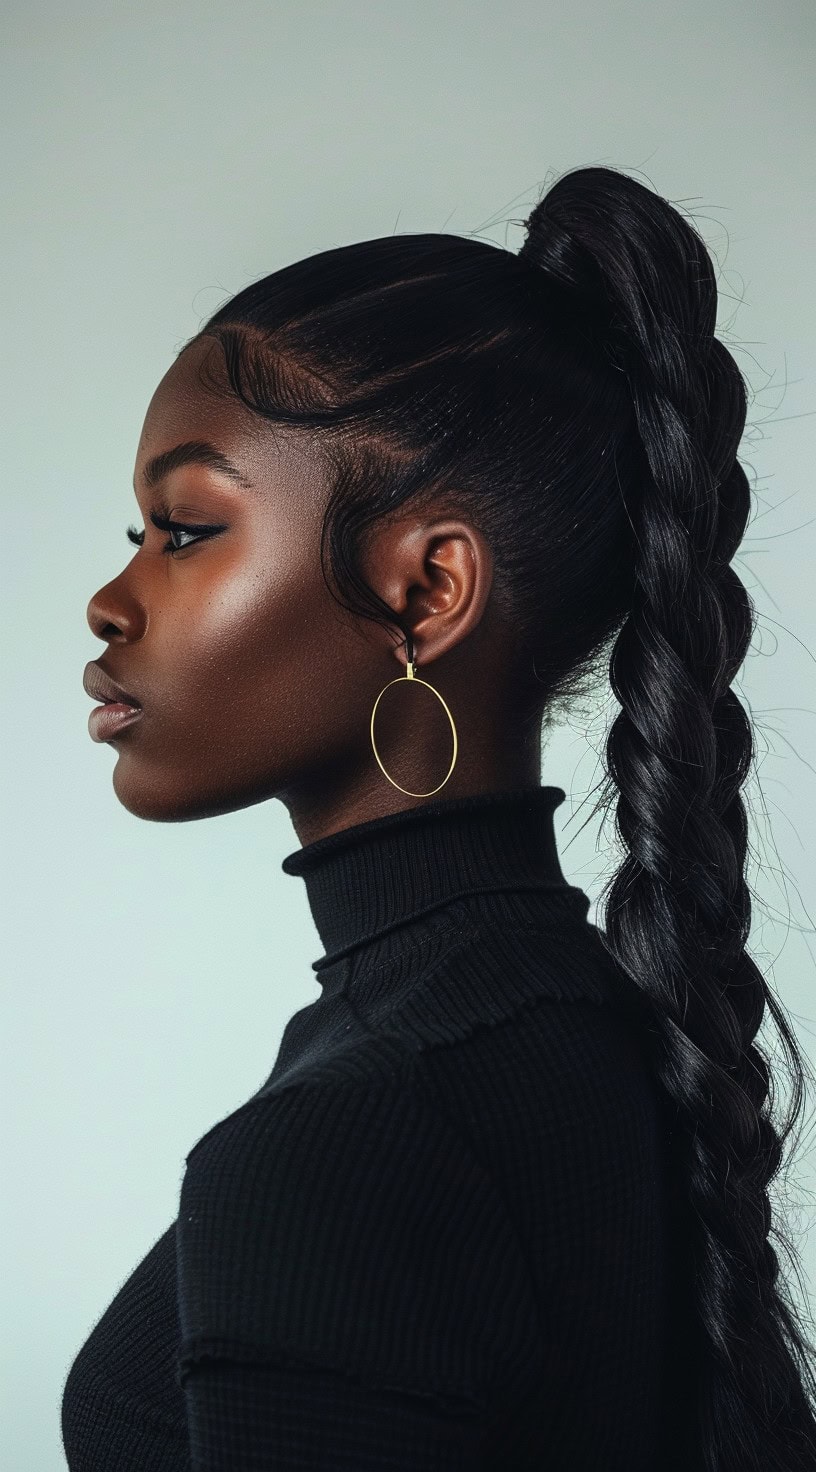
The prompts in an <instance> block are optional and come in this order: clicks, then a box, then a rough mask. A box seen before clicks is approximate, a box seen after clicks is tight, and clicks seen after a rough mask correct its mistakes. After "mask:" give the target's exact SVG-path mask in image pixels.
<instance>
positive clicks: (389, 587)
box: [364, 515, 494, 669]
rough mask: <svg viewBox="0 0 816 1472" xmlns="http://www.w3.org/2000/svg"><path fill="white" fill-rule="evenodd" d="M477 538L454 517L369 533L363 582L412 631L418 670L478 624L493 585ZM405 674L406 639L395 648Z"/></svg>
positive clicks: (408, 520)
mask: <svg viewBox="0 0 816 1472" xmlns="http://www.w3.org/2000/svg"><path fill="white" fill-rule="evenodd" d="M493 563H494V560H493V553H492V551H491V549H490V546H489V544H488V542H487V541H486V539H485V538H484V537H483V536H482V533H481V532H480V531H478V530H477V528H476V527H474V526H473V525H472V524H471V523H470V522H468V521H465V520H464V519H462V518H455V517H438V518H430V517H417V516H416V515H414V516H406V517H404V518H400V519H398V520H394V521H390V522H389V523H387V524H385V523H383V524H382V525H380V526H379V527H376V528H375V530H374V531H373V532H372V533H371V536H370V540H369V543H368V545H367V548H366V553H365V557H364V573H365V576H366V580H367V581H368V582H369V584H370V585H371V587H372V588H373V589H374V591H375V592H376V593H378V594H379V596H380V597H381V598H383V599H384V600H385V602H386V603H387V604H388V605H389V607H390V608H392V609H393V610H394V612H395V614H396V615H398V617H399V619H400V623H401V624H402V626H403V627H405V626H407V627H408V628H409V629H410V631H411V638H412V640H413V644H414V656H415V658H416V662H417V666H425V667H427V666H429V665H431V664H433V662H434V661H435V660H437V659H439V658H440V657H441V656H442V655H443V654H446V653H447V652H448V651H449V650H451V649H454V648H455V647H456V646H457V645H459V644H460V643H461V642H462V640H463V639H465V638H466V637H467V635H468V634H470V633H471V632H472V631H473V630H474V629H475V628H476V627H477V625H478V624H479V622H480V620H481V618H482V615H483V614H484V610H485V607H486V605H487V601H488V598H489V597H490V590H491V588H492V586H493ZM393 653H394V658H395V659H396V660H397V661H398V663H399V664H400V666H401V667H402V668H403V669H404V668H405V662H406V658H405V641H404V640H401V641H400V643H399V644H397V645H395V646H394V650H393Z"/></svg>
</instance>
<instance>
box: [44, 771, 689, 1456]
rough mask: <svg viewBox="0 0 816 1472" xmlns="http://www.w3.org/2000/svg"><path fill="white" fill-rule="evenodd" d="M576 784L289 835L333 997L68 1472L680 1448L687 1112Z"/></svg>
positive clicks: (141, 1270) (208, 1159)
mask: <svg viewBox="0 0 816 1472" xmlns="http://www.w3.org/2000/svg"><path fill="white" fill-rule="evenodd" d="M564 796H565V794H564V792H563V789H561V788H559V787H539V788H533V789H529V788H528V789H524V790H515V791H502V792H493V793H483V794H479V795H478V796H476V797H469V798H454V799H447V800H446V799H440V798H436V799H434V800H431V801H428V802H426V803H425V804H420V805H418V806H417V807H414V808H411V809H406V810H404V811H402V812H399V813H396V814H393V815H391V816H389V817H387V818H382V819H376V820H374V821H372V822H368V823H361V824H357V825H355V826H354V827H350V828H346V829H344V830H343V831H341V832H339V833H335V834H332V835H331V836H330V837H328V838H324V839H319V840H317V841H316V842H314V843H311V844H307V845H305V846H303V847H301V848H299V849H297V850H296V851H295V852H294V853H291V854H289V855H288V856H287V857H286V858H285V859H284V860H283V863H282V869H283V871H284V873H286V874H288V875H293V876H297V877H300V878H302V880H303V881H304V884H305V887H306V893H307V896H308V900H309V904H310V908H311V912H312V915H313V918H314V922H315V925H316V928H317V931H318V934H319V937H320V942H321V945H322V948H323V954H322V955H321V956H320V957H318V959H317V960H315V961H314V962H313V963H312V966H313V970H314V972H315V975H316V977H317V979H318V980H319V982H320V987H321V993H320V996H319V997H318V998H317V1000H315V1001H313V1002H311V1003H309V1004H308V1005H307V1006H305V1007H303V1008H302V1009H301V1010H300V1011H298V1012H296V1013H295V1014H294V1016H293V1017H292V1018H290V1020H289V1022H288V1023H287V1025H286V1028H285V1029H284V1033H283V1036H282V1038H281V1042H280V1047H279V1049H278V1054H277V1057H276V1059H275V1062H274V1066H273V1068H272V1070H271V1072H270V1074H269V1076H268V1078H267V1079H266V1080H265V1081H264V1083H263V1084H262V1086H261V1087H260V1089H258V1090H257V1091H256V1093H255V1094H253V1095H252V1096H251V1097H250V1098H249V1099H247V1100H246V1101H245V1102H244V1103H243V1104H242V1105H240V1106H239V1107H238V1108H237V1109H235V1110H233V1111H232V1112H231V1113H230V1114H228V1115H227V1116H226V1118H224V1119H222V1120H219V1121H218V1122H217V1123H215V1124H214V1125H213V1126H212V1127H211V1128H210V1129H208V1130H207V1131H206V1133H205V1134H204V1135H202V1137H201V1138H200V1139H198V1140H197V1141H196V1142H195V1143H194V1144H193V1145H192V1147H191V1149H190V1151H189V1153H188V1154H187V1156H186V1162H185V1166H186V1168H185V1173H184V1177H183V1181H182V1185H181V1192H180V1200H179V1208H178V1215H177V1218H176V1220H175V1221H174V1222H173V1223H172V1224H171V1225H170V1226H169V1227H168V1228H167V1230H166V1231H165V1232H163V1233H162V1235H161V1236H160V1238H159V1239H158V1241H157V1242H155V1243H154V1245H153V1246H152V1247H151V1248H150V1250H149V1252H148V1253H147V1255H146V1256H145V1258H144V1259H143V1261H142V1262H141V1263H140V1264H139V1265H138V1266H137V1267H136V1269H135V1270H134V1272H133V1273H132V1274H131V1276H130V1278H129V1279H128V1280H127V1282H126V1283H125V1284H124V1286H123V1287H122V1288H121V1289H120V1291H119V1292H118V1293H117V1295H116V1297H115V1298H114V1299H113V1302H112V1303H111V1304H110V1306H109V1307H108V1308H107V1310H106V1311H105V1313H104V1314H103V1315H102V1317H101V1318H100V1319H99V1321H98V1322H97V1324H96V1325H95V1327H94V1328H93V1330H92V1332H91V1334H90V1337H89V1338H88V1339H87V1341H86V1342H85V1343H84V1344H83V1346H82V1348H81V1349H80V1351H79V1353H78V1355H77V1357H76V1359H75V1360H74V1362H73V1364H72V1366H71V1368H70V1372H69V1374H68V1378H67V1381H66V1384H65V1387H64V1391H63V1399H62V1408H61V1411H62V1435H63V1443H64V1446H65V1452H66V1457H67V1461H68V1467H69V1469H70V1472H113V1469H116V1472H148V1469H150V1472H165V1469H166V1472H171V1469H172V1472H180V1469H192V1472H262V1469H263V1472H272V1469H277V1468H280V1469H281V1472H283V1469H286V1472H307V1469H308V1472H318V1469H321V1472H335V1469H337V1472H340V1469H348V1472H352V1469H354V1472H366V1469H371V1472H373V1469H375V1468H376V1469H378V1472H408V1469H411V1472H418V1469H428V1472H442V1469H443V1468H444V1469H446V1472H453V1469H459V1468H463V1469H464V1468H468V1469H476V1468H479V1469H482V1472H492V1469H497V1472H498V1469H502V1472H510V1469H519V1472H522V1469H530V1472H532V1469H534V1468H535V1469H537V1472H541V1469H544V1468H547V1472H567V1469H569V1472H583V1469H586V1472H589V1469H592V1472H600V1469H603V1472H618V1469H621V1472H622V1469H624V1468H625V1469H626V1472H646V1469H649V1472H653V1469H657V1468H661V1469H662V1472H663V1469H668V1468H669V1467H670V1466H673V1465H674V1464H673V1461H672V1456H671V1451H672V1448H673V1447H674V1445H675V1444H676V1440H677V1438H676V1430H677V1428H678V1427H679V1425H680V1420H679V1419H678V1418H681V1417H682V1416H683V1413H684V1407H683V1387H682V1384H681V1370H682V1367H683V1365H684V1363H686V1362H687V1360H688V1355H687V1352H686V1351H685V1349H684V1345H685V1343H686V1342H687V1341H686V1339H685V1338H684V1335H685V1333H686V1329H685V1327H684V1324H685V1321H684V1318H683V1314H684V1305H686V1304H687V1302H688V1298H689V1295H688V1292H687V1291H686V1292H684V1291H683V1284H682V1280H681V1277H680V1256H679V1241H677V1240H675V1239H676V1238H678V1239H679V1232H678V1229H677V1223H678V1221H679V1211H678V1209H677V1200H676V1198H675V1196H674V1194H673V1186H672V1178H671V1169H670V1164H669V1162H670V1149H669V1126H668V1120H667V1114H666V1108H665V1103H664V1101H663V1098H662V1095H661V1092H660V1090H659V1088H658V1086H657V1084H656V1083H655V1082H654V1080H653V1079H652V1077H651V1074H650V1070H649V1067H648V1062H647V1056H646V1050H645V1047H644V1031H643V1026H642V1023H641V1021H640V1012H639V1009H638V1002H637V998H636V997H635V996H634V994H633V990H632V988H631V985H630V984H629V983H628V982H627V981H626V978H625V977H624V976H623V974H622V973H621V971H620V970H619V968H618V967H617V966H616V965H615V964H614V962H613V961H612V958H611V957H610V956H609V954H608V952H607V951H606V949H605V947H604V945H603V941H602V938H601V935H600V933H599V931H598V930H597V929H596V927H595V926H594V925H592V924H591V923H590V922H589V920H588V910H589V899H588V897H587V896H586V894H585V893H584V892H583V891H582V890H581V889H579V888H577V887H576V886H573V885H571V884H570V883H569V882H568V881H567V879H566V878H565V876H564V873H563V871H562V869H561V866H560V863H559V858H558V854H557V849H556V842H555V831H554V823H553V814H554V810H555V809H556V807H557V806H558V805H559V804H560V803H561V802H562V801H563V800H564ZM688 1342H691V1341H690V1340H689V1341H688ZM685 1410H686V1414H687V1410H688V1408H687V1407H686V1408H685Z"/></svg>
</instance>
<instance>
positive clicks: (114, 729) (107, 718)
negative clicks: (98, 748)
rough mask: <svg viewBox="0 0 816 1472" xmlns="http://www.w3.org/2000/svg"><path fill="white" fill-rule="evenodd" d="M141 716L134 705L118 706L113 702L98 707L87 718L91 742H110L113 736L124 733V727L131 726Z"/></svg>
mask: <svg viewBox="0 0 816 1472" xmlns="http://www.w3.org/2000/svg"><path fill="white" fill-rule="evenodd" d="M141 714H142V712H141V710H140V709H139V707H138V706H135V705H119V704H118V703H115V702H111V704H110V705H98V706H97V707H96V709H95V710H92V711H91V714H90V715H89V716H88V731H89V733H90V736H91V740H92V741H110V740H111V738H112V737H113V736H118V735H119V734H120V732H121V731H124V729H125V727H126V726H132V725H133V722H134V721H136V720H138V718H139V716H140V715H141Z"/></svg>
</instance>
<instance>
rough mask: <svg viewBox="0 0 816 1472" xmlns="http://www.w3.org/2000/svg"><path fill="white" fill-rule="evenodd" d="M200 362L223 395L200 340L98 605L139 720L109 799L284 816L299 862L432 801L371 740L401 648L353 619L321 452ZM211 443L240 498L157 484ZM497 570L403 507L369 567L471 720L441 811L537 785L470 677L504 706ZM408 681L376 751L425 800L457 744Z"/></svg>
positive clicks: (162, 408)
mask: <svg viewBox="0 0 816 1472" xmlns="http://www.w3.org/2000/svg"><path fill="white" fill-rule="evenodd" d="M205 362H206V368H207V374H208V376H210V377H212V376H215V378H216V379H218V378H219V377H221V376H222V375H223V374H224V370H223V358H222V354H221V349H220V346H219V345H218V344H217V343H216V342H215V341H214V340H213V339H210V338H198V339H194V341H193V342H192V343H191V344H190V345H189V346H188V347H187V348H185V350H184V351H183V353H181V354H180V356H179V357H178V358H177V359H176V360H175V361H174V363H173V364H172V365H171V367H170V368H169V370H168V371H167V373H166V374H165V376H164V377H163V379H162V380H161V382H160V383H159V385H158V387H157V389H156V391H155V393H154V395H153V397H152V399H151V401H150V404H149V406H148V410H147V414H146V417H145V420H144V425H143V428H142V432H141V436H140V440H139V445H138V449H137V454H136V465H135V473H134V490H135V494H136V499H137V502H138V505H139V510H140V512H141V520H142V523H143V526H144V541H143V545H142V546H140V547H139V548H138V550H134V555H133V556H132V557H131V558H130V560H129V561H128V563H127V565H126V566H125V567H124V568H123V569H122V571H121V572H120V573H118V574H117V576H116V577H114V578H113V579H112V580H111V581H110V582H108V583H106V584H105V585H104V586H103V587H101V588H100V589H99V591H98V592H96V593H95V594H94V595H93V597H92V598H91V600H90V603H89V605H88V610H87V617H88V623H89V625H90V628H91V630H92V632H93V633H94V634H95V635H96V636H97V637H98V638H99V639H101V640H102V641H103V642H104V644H105V649H104V651H102V653H101V654H100V657H99V659H98V660H96V663H97V664H98V665H99V666H100V667H101V669H102V670H103V671H105V673H107V674H108V675H109V676H110V677H111V678H112V679H114V680H116V681H117V682H118V683H119V684H120V685H121V686H122V687H123V688H124V689H126V690H127V691H129V692H130V693H131V694H132V695H133V696H134V697H135V698H136V699H137V700H138V701H139V702H140V704H141V706H142V714H141V716H140V717H139V718H138V719H136V720H135V721H134V722H132V723H131V724H130V725H127V726H125V727H124V728H123V729H122V730H121V731H120V732H119V733H117V734H116V735H115V736H112V737H111V738H110V739H109V744H110V745H112V746H113V747H114V749H115V750H116V753H117V762H116V766H115V768H114V773H113V785H114V790H115V792H116V795H117V797H118V798H119V800H120V802H121V803H122V804H123V805H124V806H125V807H126V808H127V809H128V810H129V811H130V812H132V813H134V814H135V815H137V816H139V817H142V818H146V819H150V820H153V821H158V822H179V821H186V820H190V819H194V818H204V817H211V816H214V815H216V814H219V813H225V812H230V811H234V810H237V809H239V808H242V807H247V806H250V805H251V804H253V803H256V802H262V801H264V800H265V799H267V798H270V797H279V798H280V799H281V800H282V801H284V803H285V804H286V806H287V807H288V808H289V811H290V816H291V817H292V820H293V823H294V826H295V828H296V831H297V833H298V836H299V838H300V841H301V842H304V843H305V842H309V841H311V840H312V839H314V838H317V837H321V836H324V835H325V834H328V833H331V832H335V831H337V830H338V829H341V828H344V827H346V826H349V825H350V824H352V823H355V822H364V821H367V820H368V819H370V818H373V817H377V816H380V815H382V814H385V813H387V812H392V811H398V810H400V809H402V808H408V807H412V806H414V805H415V804H416V803H418V802H421V801H422V799H421V798H412V797H409V796H406V795H404V794H403V793H402V792H400V791H399V790H398V789H397V788H395V787H393V786H392V785H391V783H389V782H388V781H387V779H386V778H385V776H384V775H383V773H382V772H381V770H380V768H379V766H378V765H377V762H376V760H375V757H374V754H373V751H372V747H371V739H370V730H369V722H370V717H371V710H372V706H373V704H374V701H375V700H376V698H377V695H378V694H379V692H380V691H381V690H382V689H383V687H384V685H386V684H387V683H388V681H390V680H394V679H396V678H397V677H398V676H400V675H404V674H405V645H404V642H402V641H400V642H398V638H397V636H398V634H399V630H398V627H397V625H394V626H393V628H392V629H391V631H390V632H389V631H387V630H386V629H384V628H383V627H381V626H379V625H375V624H374V623H373V622H372V621H371V620H368V619H361V618H359V617H357V616H354V615H352V614H350V613H349V612H348V611H347V610H345V609H343V608H342V607H341V606H340V605H339V604H338V603H337V602H336V601H335V599H334V598H333V597H332V596H331V594H330V592H329V589H328V588H327V586H326V583H325V581H324V579H323V575H322V572H321V568H320V555H319V543H320V528H321V523H322V519H323V513H324V510H325V506H326V502H327V500H328V495H329V491H330V483H329V476H328V471H327V468H326V465H325V461H324V460H323V459H322V457H320V456H319V455H318V454H317V453H316V451H315V449H314V448H313V447H312V446H310V443H309V440H308V438H307V437H306V436H304V435H302V434H299V433H298V432H297V431H291V430H281V428H280V427H279V426H275V425H270V424H269V423H267V422H266V421H264V420H263V419H261V418H260V417H259V416H257V415H255V414H253V413H252V412H251V411H250V410H249V409H247V408H246V406H245V405H243V404H242V403H241V402H240V400H238V399H237V398H235V397H234V396H232V395H224V394H220V393H218V394H216V393H213V392H212V391H211V390H210V389H208V388H207V387H206V384H204V383H202V380H201V377H200V373H201V369H202V366H203V365H204V364H205ZM202 443H206V444H208V445H211V446H213V447H214V448H215V449H216V450H217V451H218V452H220V454H221V455H223V456H226V457H227V458H228V460H229V461H230V462H232V464H233V465H234V466H235V467H236V469H237V471H238V472H240V476H241V481H242V483H238V482H237V481H236V480H235V479H234V478H232V477H231V476H230V475H229V474H227V473H225V471H224V470H221V469H217V468H213V467H212V466H211V465H209V466H208V465H206V464H202V463H200V462H197V461H195V460H191V461H190V462H189V463H181V462H182V460H183V455H181V454H179V453H178V452H177V454H176V463H175V466H174V468H170V469H167V466H166V465H165V467H163V468H164V471H165V473H164V474H163V475H162V476H161V478H160V479H159V480H158V481H157V483H156V484H155V485H152V486H149V485H148V474H147V472H148V467H149V465H150V462H151V461H153V460H154V459H155V458H156V457H157V456H159V455H167V454H168V452H170V451H177V447H179V446H189V445H198V446H201V444H202ZM159 469H162V467H159ZM160 508H161V509H162V510H164V511H165V512H166V515H167V516H169V518H170V519H171V520H172V521H174V522H178V523H182V524H187V525H188V526H195V527H196V528H197V529H198V531H197V532H196V533H181V532H179V533H174V534H173V536H172V537H171V536H170V534H169V533H168V532H167V531H165V530H160V529H159V528H157V527H155V526H154V525H153V523H152V522H151V520H150V513H151V511H156V510H157V509H160ZM202 527H207V528H210V527H211V528H213V532H212V534H202V533H201V531H200V529H201V528H202ZM170 544H173V545H174V546H175V547H176V548H178V549H179V550H174V551H169V550H167V548H168V545H170ZM492 567H493V563H492V557H491V553H490V549H489V547H488V545H487V543H486V542H485V540H484V539H483V538H482V536H481V535H480V533H479V532H478V531H477V530H476V529H475V528H473V527H471V526H470V525H469V524H468V523H467V522H466V521H464V520H457V519H456V518H455V517H442V516H439V517H433V516H432V515H431V516H429V515H427V514H425V515H423V514H421V513H413V514H412V513H411V512H410V509H409V508H408V509H406V511H405V515H404V516H403V517H402V518H400V519H393V520H392V521H390V522H389V523H388V524H380V525H378V527H377V528H376V534H375V535H374V537H373V538H372V540H371V542H370V543H369V545H368V548H367V550H366V555H365V561H364V564H363V569H364V575H365V576H366V578H367V580H368V582H369V583H370V584H371V586H372V587H374V588H375V590H376V591H377V592H378V593H379V595H380V596H381V597H383V598H384V599H385V600H386V601H387V603H388V605H389V606H390V607H392V608H393V609H394V610H395V613H396V614H397V615H399V616H402V617H404V616H406V615H407V616H409V618H410V627H411V628H412V630H413V638H414V643H415V657H416V661H417V674H418V675H419V676H420V677H422V676H423V675H424V676H425V677H426V678H428V679H429V680H430V681H431V682H432V684H434V686H435V687H436V688H437V689H439V690H440V692H441V693H443V694H444V697H445V700H446V701H447V702H448V704H449V706H450V708H451V710H452V713H453V714H454V719H455V720H456V724H457V732H458V738H459V742H460V755H459V759H458V760H457V764H456V767H455V769H454V773H453V775H452V776H451V778H450V780H449V781H448V782H447V784H446V785H445V787H444V788H442V790H441V793H440V796H445V797H447V796H451V797H453V796H457V795H462V794H464V793H467V792H471V791H479V790H483V789H484V788H485V787H486V786H489V785H491V784H492V785H494V786H505V785H507V786H510V785H516V784H521V783H526V782H527V781H530V782H531V783H535V782H537V781H538V780H539V774H538V755H539V753H538V745H537V742H535V741H533V742H532V744H531V743H530V742H528V743H526V744H525V746H524V749H523V751H522V749H521V748H520V747H519V743H518V742H517V741H515V742H510V743H508V741H507V739H506V732H505V731H504V730H503V729H502V727H503V723H502V722H500V721H497V720H494V719H493V718H492V717H491V715H490V712H486V711H485V710H484V709H483V710H481V711H476V712H474V711H473V699H474V673H473V672H474V669H476V668H477V666H478V668H479V669H480V672H481V675H482V676H483V677H484V680H485V690H486V691H490V690H491V688H494V689H495V688H497V687H496V686H494V687H491V683H490V681H491V678H492V676H491V671H492V672H493V675H494V676H495V678H496V679H498V674H499V669H500V667H501V661H502V659H503V653H502V649H501V647H500V641H499V640H498V639H497V638H496V637H495V635H496V630H495V628H494V624H493V620H492V618H491V617H490V600H489V594H490V587H491V583H492ZM408 683H409V682H408V681H405V682H404V683H403V685H401V686H399V687H392V689H391V690H389V691H388V692H387V694H386V697H384V700H383V701H382V702H381V705H380V708H378V713H377V718H376V719H377V726H376V740H377V747H378V750H379V752H380V754H381V756H382V759H383V761H384V763H385V765H386V767H387V770H388V771H389V772H390V773H391V775H392V776H393V777H394V778H395V780H396V781H397V782H399V783H400V784H401V785H402V786H404V787H408V788H412V789H414V790H415V791H417V792H425V791H426V790H428V789H429V788H430V787H432V786H435V785H436V784H437V783H439V782H441V781H442V779H443V777H444V775H445V773H446V771H447V769H448V766H449V764H450V757H451V730H450V725H449V722H448V720H447V717H446V716H445V713H444V710H443V709H442V707H441V705H440V703H439V701H437V700H436V699H435V697H434V695H433V693H432V691H430V690H427V689H423V688H421V687H420V688H414V689H406V688H404V687H405V686H407V685H408ZM389 697H393V699H391V700H390V701H389ZM474 717H475V718H474Z"/></svg>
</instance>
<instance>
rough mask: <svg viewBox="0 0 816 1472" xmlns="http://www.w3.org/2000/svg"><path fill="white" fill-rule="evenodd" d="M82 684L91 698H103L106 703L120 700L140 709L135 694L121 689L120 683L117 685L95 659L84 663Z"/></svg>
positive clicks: (139, 702)
mask: <svg viewBox="0 0 816 1472" xmlns="http://www.w3.org/2000/svg"><path fill="white" fill-rule="evenodd" d="M82 684H83V688H84V689H85V691H86V693H87V694H88V695H90V696H91V698H92V700H104V701H105V704H106V705H108V704H110V703H111V702H117V703H120V702H121V703H122V704H123V705H135V706H136V709H137V710H141V708H142V706H141V701H138V700H137V699H136V696H135V695H129V694H128V692H127V690H123V688H122V686H121V685H117V683H116V681H115V680H113V679H112V678H111V676H110V675H109V674H107V673H106V671H105V670H103V669H102V666H101V665H98V664H97V663H96V662H95V660H91V661H90V663H89V664H86V666H85V673H84V675H83V676H82Z"/></svg>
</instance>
